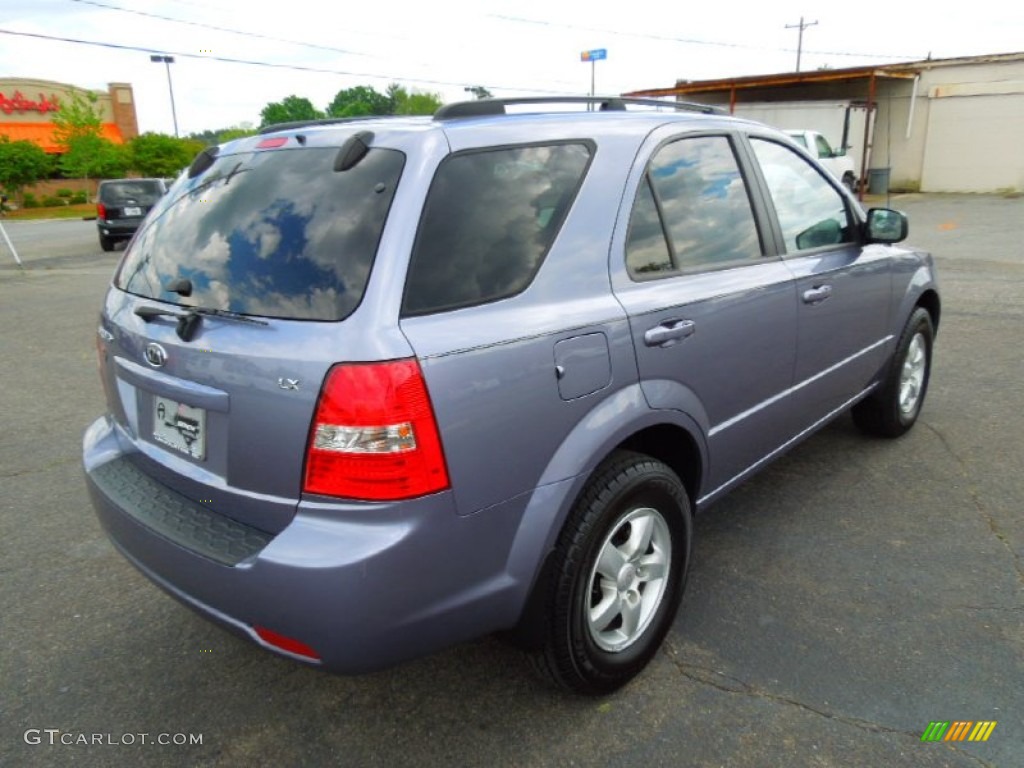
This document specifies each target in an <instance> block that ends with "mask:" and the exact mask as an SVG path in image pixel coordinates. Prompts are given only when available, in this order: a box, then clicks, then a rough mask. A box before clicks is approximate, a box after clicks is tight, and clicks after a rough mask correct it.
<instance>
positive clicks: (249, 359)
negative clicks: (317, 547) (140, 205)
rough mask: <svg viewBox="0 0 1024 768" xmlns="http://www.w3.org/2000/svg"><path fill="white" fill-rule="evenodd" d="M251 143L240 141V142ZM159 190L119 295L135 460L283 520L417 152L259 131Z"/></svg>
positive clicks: (105, 325) (111, 368)
mask: <svg viewBox="0 0 1024 768" xmlns="http://www.w3.org/2000/svg"><path fill="white" fill-rule="evenodd" d="M232 146H238V145H232ZM240 146H241V149H240V150H236V151H234V152H229V153H226V154H221V155H220V156H217V157H216V158H215V159H214V160H213V162H212V164H210V165H209V167H207V168H206V169H205V170H201V169H197V173H196V174H195V176H194V177H193V178H184V179H182V180H181V181H180V182H179V183H177V184H176V185H175V186H174V187H173V188H172V190H171V191H170V193H168V194H167V195H166V196H165V197H164V198H163V199H162V200H160V201H159V202H158V203H157V206H156V208H155V210H154V211H153V213H152V215H151V216H150V217H149V219H147V220H146V222H145V224H144V225H143V228H142V229H141V230H140V231H139V233H138V235H137V237H136V239H135V240H134V242H133V243H132V245H131V246H130V248H129V250H128V251H127V252H126V254H125V256H124V259H123V260H122V263H121V265H120V267H119V268H118V271H117V273H116V275H115V278H114V284H113V286H112V287H111V289H110V290H109V292H108V295H107V299H106V303H105V306H104V309H103V314H102V318H101V329H100V335H101V337H102V338H103V339H104V340H105V350H106V353H105V354H104V355H101V375H102V377H103V381H104V386H105V390H106V395H107V401H108V405H109V410H110V413H111V415H112V417H113V418H114V419H115V420H116V421H117V422H118V424H119V425H120V426H121V427H122V428H123V431H124V434H125V436H126V439H128V440H130V441H131V442H132V447H133V448H134V449H135V450H134V451H130V452H129V457H128V460H130V461H132V462H133V463H134V464H135V466H136V468H138V469H140V470H141V471H143V472H145V473H146V474H147V475H149V476H150V477H152V478H154V479H156V480H158V481H159V482H162V483H163V484H165V485H168V486H170V487H172V488H173V489H174V490H175V491H177V492H178V493H181V494H183V495H184V496H186V497H188V498H190V499H192V500H193V501H195V502H197V503H200V504H202V505H204V506H207V507H209V508H211V509H213V510H216V511H217V512H219V513H221V514H224V515H227V516H229V517H231V518H233V519H235V520H238V521H239V522H242V523H245V524H246V525H249V526H253V527H256V528H259V529H261V530H263V531H267V532H269V533H276V532H277V531H279V530H281V529H282V528H283V527H284V526H285V525H287V523H288V522H289V520H291V518H292V517H293V516H294V513H295V508H296V505H297V502H298V499H299V497H300V495H301V493H302V486H303V469H304V458H305V454H306V445H307V440H308V437H309V429H310V422H311V419H312V417H313V414H314V411H315V409H316V405H317V396H318V394H319V391H320V387H321V385H322V383H323V381H324V377H325V374H326V373H327V371H328V370H329V369H330V367H331V366H332V364H334V363H336V362H338V361H339V360H344V359H346V349H347V348H348V347H350V346H351V344H350V341H349V337H351V335H352V332H351V329H346V322H345V321H346V318H349V317H350V315H352V313H353V312H354V311H355V310H356V308H357V306H358V305H359V303H360V301H361V299H362V297H363V292H364V290H365V288H366V285H367V282H368V279H369V275H370V271H371V268H372V267H373V263H374V260H375V258H376V253H377V248H378V244H379V241H380V237H381V233H382V231H383V229H384V224H385V221H386V219H387V216H388V212H389V209H390V207H391V202H392V199H393V197H394V194H395V190H396V187H397V185H398V181H399V178H400V176H401V173H402V169H403V165H404V162H405V156H404V154H403V153H401V152H398V151H396V150H390V149H383V148H372V149H369V151H368V152H367V153H366V154H365V156H363V157H362V158H361V159H360V160H359V161H358V162H357V163H355V164H354V165H352V166H351V167H346V168H344V169H342V170H336V169H335V161H336V158H337V156H338V151H339V150H338V148H337V147H336V146H335V147H323V146H321V147H304V146H302V142H301V141H300V140H297V139H296V137H294V136H293V137H290V138H287V139H281V138H271V139H260V138H257V139H252V140H249V141H248V143H242V144H241V145H240Z"/></svg>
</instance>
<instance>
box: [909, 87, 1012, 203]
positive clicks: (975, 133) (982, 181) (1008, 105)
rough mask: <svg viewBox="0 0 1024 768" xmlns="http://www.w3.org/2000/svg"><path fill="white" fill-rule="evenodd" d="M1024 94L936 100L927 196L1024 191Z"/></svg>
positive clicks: (931, 112) (931, 120)
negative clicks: (1023, 143) (954, 193)
mask: <svg viewBox="0 0 1024 768" xmlns="http://www.w3.org/2000/svg"><path fill="white" fill-rule="evenodd" d="M1021 125H1024V93H1013V94H999V95H977V96H960V95H956V96H949V97H944V98H932V100H931V102H930V104H929V112H928V139H927V141H926V143H925V155H924V168H923V170H922V173H921V190H922V191H923V192H996V191H1002V190H1010V189H1013V190H1018V191H1024V150H1022V148H1021V142H1022V134H1021Z"/></svg>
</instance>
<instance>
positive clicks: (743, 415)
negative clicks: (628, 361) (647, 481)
mask: <svg viewBox="0 0 1024 768" xmlns="http://www.w3.org/2000/svg"><path fill="white" fill-rule="evenodd" d="M893 338H894V336H893V335H892V334H890V335H888V336H886V337H885V338H884V339H880V340H878V341H876V342H875V343H874V344H872V345H871V346H869V347H865V348H864V349H862V350H861V351H860V352H855V353H854V354H852V355H850V356H849V357H848V358H846V359H845V360H840V361H839V362H838V363H836V364H835V365H832V366H829V367H828V368H826V369H825V370H823V371H819V372H818V373H816V374H814V375H813V376H811V378H809V379H804V380H803V381H801V382H800V383H799V384H796V385H794V386H792V387H790V388H789V389H787V390H784V391H782V392H779V393H778V394H777V395H772V396H771V397H769V398H768V399H767V400H763V401H761V402H760V403H758V404H757V405H755V406H754V407H753V408H748V409H747V410H745V411H743V413H738V414H736V415H735V416H733V417H732V418H731V419H727V420H726V421H723V422H722V423H721V424H719V425H718V426H716V427H712V428H711V430H710V431H709V432H708V437H709V438H710V437H714V436H715V435H717V434H718V433H719V432H722V431H724V430H726V429H728V428H729V427H733V426H736V425H737V424H739V423H740V422H741V421H743V420H744V419H745V418H747V417H748V416H753V415H754V414H755V413H757V412H758V411H761V410H764V409H765V408H767V407H768V406H769V405H774V404H775V403H777V402H779V400H782V399H783V398H784V397H789V396H790V395H792V394H793V393H794V392H799V391H800V390H801V389H803V388H804V387H806V386H808V385H810V384H813V383H814V382H816V381H817V380H818V379H820V378H822V377H824V376H828V375H829V374H830V373H832V372H833V371H836V370H839V369H840V368H842V367H843V366H844V365H846V364H847V363H851V362H853V361H854V360H856V359H857V358H858V357H860V356H861V355H866V354H867V353H868V352H870V351H872V350H873V349H877V348H878V347H880V346H881V345H883V344H888V343H889V342H890V341H891V340H892V339H893Z"/></svg>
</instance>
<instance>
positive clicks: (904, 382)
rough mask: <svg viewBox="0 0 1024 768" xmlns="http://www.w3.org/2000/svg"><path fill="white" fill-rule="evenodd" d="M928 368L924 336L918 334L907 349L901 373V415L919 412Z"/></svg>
mask: <svg viewBox="0 0 1024 768" xmlns="http://www.w3.org/2000/svg"><path fill="white" fill-rule="evenodd" d="M927 367H928V354H927V347H926V345H925V340H924V335H923V334H920V333H917V334H914V338H913V339H911V341H910V346H909V347H907V356H906V357H904V358H903V370H902V371H900V413H902V414H903V415H904V416H909V415H910V414H912V413H913V412H914V411H915V410H917V406H918V403H920V402H921V390H922V388H923V387H924V375H925V371H926V369H927Z"/></svg>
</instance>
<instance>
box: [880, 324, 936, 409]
mask: <svg viewBox="0 0 1024 768" xmlns="http://www.w3.org/2000/svg"><path fill="white" fill-rule="evenodd" d="M918 334H920V335H921V337H922V338H923V339H924V355H925V366H924V378H923V380H922V381H921V389H920V391H919V392H918V394H917V403H916V404H915V406H914V410H913V411H911V412H910V413H904V412H903V411H902V410H901V409H900V377H901V375H902V372H903V366H904V364H905V363H906V361H907V355H908V354H909V352H910V345H911V343H912V342H913V340H914V338H915V337H916V336H917V335H918ZM934 340H935V331H934V329H933V327H932V321H931V316H930V315H929V314H928V312H927V311H926V310H924V309H917V310H915V311H914V314H912V315H911V316H910V320H908V321H907V326H906V328H905V329H904V331H903V336H902V337H901V338H900V345H899V348H898V349H897V353H896V355H895V357H894V358H893V369H892V372H891V374H890V376H891V379H890V384H889V391H888V392H887V395H888V403H889V407H890V408H891V409H892V414H891V416H892V419H893V420H894V421H895V422H896V423H898V424H899V425H900V426H901V427H903V428H905V429H909V428H910V427H912V426H913V425H914V423H915V422H916V421H917V417H918V416H919V415H920V413H921V408H922V406H923V405H924V399H925V395H927V394H928V382H929V380H930V379H931V373H932V345H933V344H934Z"/></svg>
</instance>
